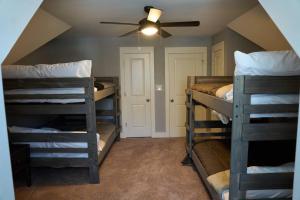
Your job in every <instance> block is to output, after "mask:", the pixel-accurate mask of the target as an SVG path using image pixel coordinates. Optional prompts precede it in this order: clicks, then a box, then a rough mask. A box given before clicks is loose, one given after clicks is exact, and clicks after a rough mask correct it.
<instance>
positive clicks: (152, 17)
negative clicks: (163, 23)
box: [147, 8, 162, 23]
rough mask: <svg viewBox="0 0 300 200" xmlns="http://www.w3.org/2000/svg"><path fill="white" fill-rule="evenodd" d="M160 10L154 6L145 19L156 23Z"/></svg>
mask: <svg viewBox="0 0 300 200" xmlns="http://www.w3.org/2000/svg"><path fill="white" fill-rule="evenodd" d="M161 14H162V11H161V10H159V9H156V8H151V9H150V11H149V15H148V18H147V20H148V21H151V22H154V23H156V22H157V20H158V19H159V18H160V16H161Z"/></svg>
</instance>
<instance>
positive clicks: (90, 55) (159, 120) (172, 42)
mask: <svg viewBox="0 0 300 200" xmlns="http://www.w3.org/2000/svg"><path fill="white" fill-rule="evenodd" d="M138 46H154V48H155V49H154V51H155V52H154V59H155V60H154V65H155V69H154V71H155V72H154V73H155V84H162V85H163V86H165V71H164V69H165V57H164V51H165V47H192V46H206V47H208V74H209V73H210V71H211V70H210V66H211V60H210V59H211V54H210V52H211V37H202V38H199V37H195V38H192V37H189V38H184V37H171V38H168V39H160V38H155V39H145V38H133V37H129V38H73V39H63V38H58V39H54V40H53V41H51V42H49V43H48V44H46V45H44V46H43V47H41V48H39V49H38V50H36V51H35V52H33V53H31V54H30V55H28V56H26V57H25V58H23V59H22V60H20V61H19V62H18V64H38V63H58V62H70V61H76V60H82V59H90V60H93V75H94V76H119V74H120V70H119V69H120V56H119V47H138ZM155 102H156V107H155V110H156V116H155V123H156V131H157V132H164V131H165V130H166V127H165V124H166V123H165V92H164V91H161V92H156V93H155Z"/></svg>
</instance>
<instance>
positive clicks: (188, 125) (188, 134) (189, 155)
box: [181, 76, 195, 165]
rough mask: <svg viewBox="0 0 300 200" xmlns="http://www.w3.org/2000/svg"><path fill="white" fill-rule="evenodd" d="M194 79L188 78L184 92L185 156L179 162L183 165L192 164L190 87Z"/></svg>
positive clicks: (192, 105)
mask: <svg viewBox="0 0 300 200" xmlns="http://www.w3.org/2000/svg"><path fill="white" fill-rule="evenodd" d="M194 81H195V77H192V76H189V77H188V80H187V90H186V151H187V155H186V157H185V158H184V159H183V161H182V162H181V163H182V164H183V165H191V164H192V148H193V131H194V104H193V98H192V92H191V90H190V88H191V86H192V85H193V83H194Z"/></svg>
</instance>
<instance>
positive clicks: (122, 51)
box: [120, 47, 156, 138]
mask: <svg viewBox="0 0 300 200" xmlns="http://www.w3.org/2000/svg"><path fill="white" fill-rule="evenodd" d="M131 53H132V54H138V53H143V54H145V53H147V54H150V73H151V74H150V82H151V83H150V85H151V88H150V93H151V94H150V96H151V101H150V103H151V105H150V107H151V130H152V134H151V135H152V137H155V136H156V133H155V83H154V47H120V79H121V107H122V108H124V101H122V99H124V98H123V97H124V91H123V87H122V86H123V85H125V83H124V54H131ZM121 117H122V119H124V118H125V113H124V112H121ZM122 119H121V123H122V127H125V124H123V120H122ZM121 138H126V135H125V134H124V133H123V131H121Z"/></svg>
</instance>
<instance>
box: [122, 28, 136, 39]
mask: <svg viewBox="0 0 300 200" xmlns="http://www.w3.org/2000/svg"><path fill="white" fill-rule="evenodd" d="M137 32H139V29H135V30H133V31H129V32H128V33H125V34H123V35H120V36H119V37H125V36H128V35H131V34H134V33H137Z"/></svg>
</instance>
